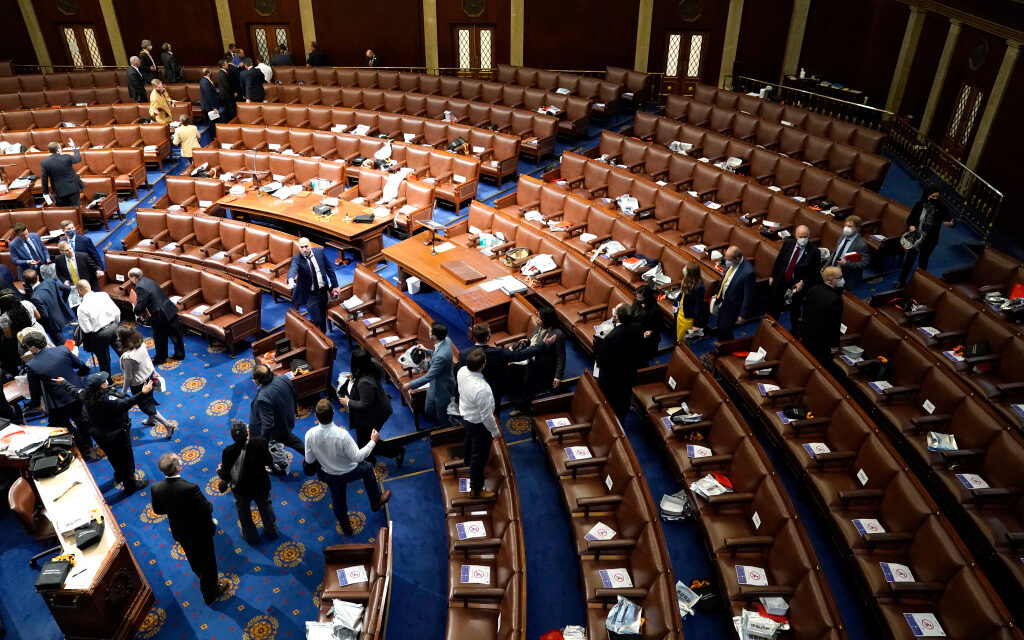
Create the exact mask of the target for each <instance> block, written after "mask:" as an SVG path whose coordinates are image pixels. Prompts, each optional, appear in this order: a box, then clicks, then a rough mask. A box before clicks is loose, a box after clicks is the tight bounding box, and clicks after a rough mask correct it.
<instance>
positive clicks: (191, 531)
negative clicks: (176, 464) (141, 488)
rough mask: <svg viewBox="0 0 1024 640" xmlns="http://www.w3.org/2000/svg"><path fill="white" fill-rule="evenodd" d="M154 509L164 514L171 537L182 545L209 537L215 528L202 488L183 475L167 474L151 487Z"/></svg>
mask: <svg viewBox="0 0 1024 640" xmlns="http://www.w3.org/2000/svg"><path fill="white" fill-rule="evenodd" d="M150 493H152V495H153V513H155V514H157V515H160V516H162V515H164V514H167V523H168V524H169V525H171V537H172V538H174V539H175V540H177V541H178V542H180V543H181V544H182V545H184V546H188V545H190V544H193V543H197V542H201V541H202V540H203V539H204V538H211V537H213V534H214V533H216V532H217V525H215V524H214V523H213V505H212V504H210V501H209V500H207V499H206V496H204V495H203V492H202V490H201V489H200V488H199V487H198V485H195V484H193V483H191V482H189V481H188V480H185V479H183V478H167V479H164V480H161V481H160V482H157V483H156V484H154V485H153V486H152V487H151V488H150Z"/></svg>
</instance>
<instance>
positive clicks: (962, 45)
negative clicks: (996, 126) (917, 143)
mask: <svg viewBox="0 0 1024 640" xmlns="http://www.w3.org/2000/svg"><path fill="white" fill-rule="evenodd" d="M982 40H984V41H986V42H987V43H988V49H989V51H988V55H987V56H986V57H985V61H984V63H982V64H981V66H980V67H979V68H978V69H977V70H975V69H971V63H970V56H971V52H972V51H973V50H974V48H975V46H977V45H978V43H979V42H981V41H982ZM1005 53H1006V41H1005V40H1003V39H1002V38H997V37H995V36H992V35H990V34H987V33H985V32H983V31H979V30H977V29H975V28H973V27H969V26H966V25H964V26H963V27H962V28H961V30H960V37H959V38H958V39H957V42H956V50H955V51H954V52H953V58H952V60H950V62H949V71H947V72H946V82H945V84H943V85H942V93H941V94H940V96H939V103H938V106H937V107H936V109H935V119H934V120H933V121H932V126H931V128H930V129H929V131H928V137H929V138H931V139H932V140H935V141H936V142H938V143H940V144H941V143H942V136H943V135H944V134H945V133H946V129H947V128H948V127H949V119H950V116H952V114H953V107H954V105H955V103H956V99H957V95H958V93H959V91H960V86H961V85H962V84H963V83H964V82H970V83H971V84H973V85H976V86H977V87H978V88H979V89H980V90H981V91H982V94H983V95H984V97H985V102H984V103H983V104H982V106H981V109H982V110H984V109H985V105H986V104H988V96H989V95H990V94H991V93H992V85H993V84H994V83H995V80H996V75H997V74H998V73H999V66H1000V65H1001V64H1002V63H1003V55H1004V54H1005ZM1004 104H1006V103H1004ZM978 117H979V119H980V118H981V114H980V113H979V114H978ZM972 137H973V136H972ZM970 146H971V141H970V140H968V141H967V148H968V149H970ZM964 157H965V158H966V154H965V156H964Z"/></svg>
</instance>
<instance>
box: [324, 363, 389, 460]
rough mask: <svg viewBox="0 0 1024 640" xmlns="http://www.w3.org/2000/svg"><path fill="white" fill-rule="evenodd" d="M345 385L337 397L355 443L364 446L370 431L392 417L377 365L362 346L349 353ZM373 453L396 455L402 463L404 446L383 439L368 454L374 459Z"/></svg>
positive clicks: (386, 456) (387, 455)
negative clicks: (347, 414) (349, 370)
mask: <svg viewBox="0 0 1024 640" xmlns="http://www.w3.org/2000/svg"><path fill="white" fill-rule="evenodd" d="M350 367H351V369H352V372H351V373H350V374H349V381H348V388H347V389H340V390H339V393H338V398H339V399H340V400H341V404H342V406H344V407H346V408H347V409H348V412H349V426H350V427H351V428H352V429H354V430H355V432H356V445H358V446H359V447H360V448H362V447H364V446H365V445H366V443H367V442H369V441H370V434H372V433H373V431H374V430H375V429H376V430H377V431H378V432H380V431H382V430H383V428H384V423H385V422H387V421H388V418H390V417H391V397H390V396H389V395H388V392H387V391H385V390H384V385H383V384H381V380H380V378H381V371H380V366H379V365H378V364H377V363H376V362H374V361H373V358H372V357H371V356H370V354H369V353H367V352H366V350H364V349H356V350H355V351H353V352H352V359H351V360H350ZM375 456H383V457H385V458H396V460H397V462H398V466H399V467H401V466H402V463H404V462H405V447H404V446H402V445H399V444H396V443H394V442H389V441H387V440H384V439H383V438H382V439H380V440H378V441H377V445H376V446H375V447H374V448H373V451H372V452H371V453H370V455H369V456H368V459H369V460H370V461H371V462H375V461H376V460H375Z"/></svg>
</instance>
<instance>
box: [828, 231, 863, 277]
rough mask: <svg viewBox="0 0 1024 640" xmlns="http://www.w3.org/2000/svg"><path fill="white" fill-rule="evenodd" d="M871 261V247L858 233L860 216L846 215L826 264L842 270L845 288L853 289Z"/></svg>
mask: <svg viewBox="0 0 1024 640" xmlns="http://www.w3.org/2000/svg"><path fill="white" fill-rule="evenodd" d="M870 262H871V248H870V247H868V243H867V242H865V241H864V238H862V237H861V235H860V217H859V216H847V218H846V219H845V220H843V235H842V236H841V237H840V238H839V243H838V244H837V245H836V250H835V251H834V252H833V253H832V255H831V257H829V260H828V265H827V266H836V267H839V268H840V269H842V270H843V278H844V279H845V281H846V288H847V289H853V288H854V287H857V286H859V285H860V283H861V282H863V280H864V268H865V267H866V266H867V265H868V263H870Z"/></svg>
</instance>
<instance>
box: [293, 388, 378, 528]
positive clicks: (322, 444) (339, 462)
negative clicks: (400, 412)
mask: <svg viewBox="0 0 1024 640" xmlns="http://www.w3.org/2000/svg"><path fill="white" fill-rule="evenodd" d="M316 422H317V424H316V426H315V427H313V428H312V429H310V430H309V431H307V432H306V440H305V444H306V459H305V462H304V463H303V465H302V469H303V471H304V472H305V473H306V475H308V476H311V475H314V474H316V475H317V476H318V477H319V478H320V479H321V480H322V481H323V482H325V483H326V484H327V488H328V489H330V491H331V501H332V502H333V504H332V505H331V506H332V508H333V509H334V517H335V518H337V519H338V524H339V525H340V526H341V531H342V532H343V533H344V534H345V535H347V536H350V535H352V524H351V523H350V522H349V519H348V496H347V495H346V494H347V491H348V483H349V482H352V481H353V480H358V479H362V481H363V487H364V488H365V489H366V497H367V498H369V499H370V509H372V510H373V511H380V510H381V509H382V508H383V507H384V505H385V504H386V503H387V501H388V500H390V499H391V490H390V489H389V490H387V491H385V492H384V493H381V491H380V487H379V486H378V485H377V475H376V474H375V473H374V471H373V465H372V464H370V463H369V461H367V459H366V456H368V455H370V452H371V451H373V447H374V446H376V444H377V441H378V440H380V434H379V433H378V432H377V430H376V429H374V430H373V433H371V434H370V441H369V442H367V443H366V446H364V447H363V448H362V449H360V448H359V447H358V446H357V445H356V441H355V440H353V439H352V436H351V435H349V433H348V429H343V428H342V427H339V426H338V425H336V424H334V407H333V406H331V403H330V401H328V400H326V399H324V400H320V402H318V403H316Z"/></svg>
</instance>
